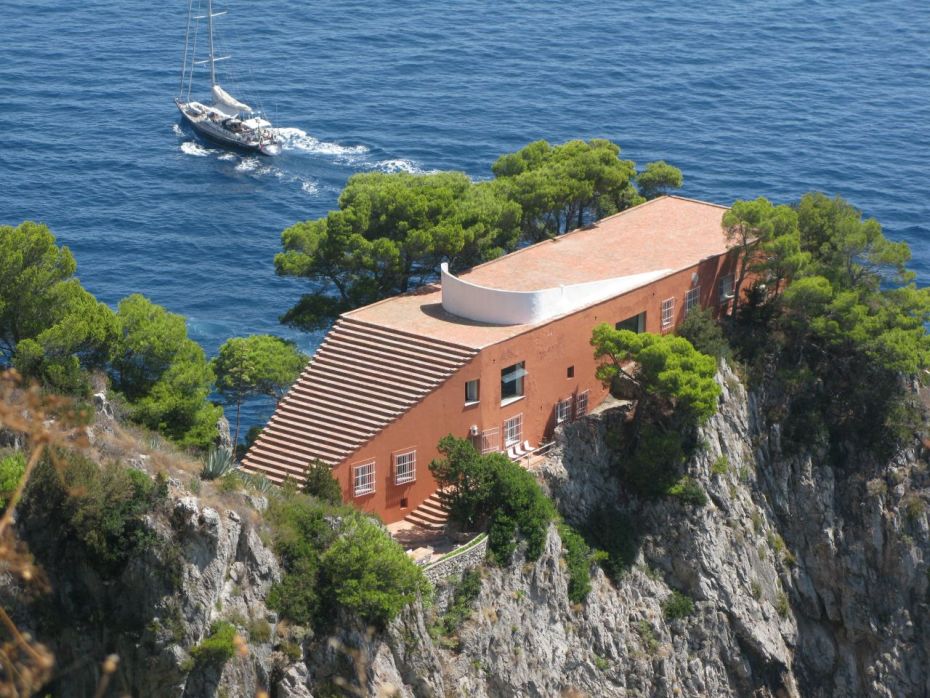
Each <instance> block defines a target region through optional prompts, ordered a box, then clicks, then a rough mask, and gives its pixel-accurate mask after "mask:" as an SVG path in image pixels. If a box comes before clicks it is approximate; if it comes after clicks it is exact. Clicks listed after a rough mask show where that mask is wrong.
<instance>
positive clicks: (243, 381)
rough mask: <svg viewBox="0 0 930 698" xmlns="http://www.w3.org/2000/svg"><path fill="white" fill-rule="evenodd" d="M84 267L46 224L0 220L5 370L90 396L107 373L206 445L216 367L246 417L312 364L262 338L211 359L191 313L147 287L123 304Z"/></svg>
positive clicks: (176, 431) (180, 436) (186, 440)
mask: <svg viewBox="0 0 930 698" xmlns="http://www.w3.org/2000/svg"><path fill="white" fill-rule="evenodd" d="M76 271H77V264H76V262H75V260H74V257H73V255H72V254H71V252H70V251H69V250H68V248H67V247H64V246H58V245H57V244H56V241H55V237H54V235H53V234H52V233H51V231H50V230H49V229H48V228H47V227H46V226H44V225H41V224H38V223H31V222H25V223H22V224H21V225H19V226H16V227H11V226H0V368H4V367H15V368H16V369H17V370H18V371H19V372H20V374H21V375H23V376H24V377H25V378H27V379H31V380H36V381H38V382H40V383H41V384H42V385H43V386H44V387H45V388H46V389H48V390H50V391H52V392H55V393H59V394H66V395H72V396H75V397H78V398H81V399H83V398H86V397H87V396H88V395H89V393H90V391H91V382H92V381H91V377H92V375H94V374H103V375H105V376H106V377H107V379H108V380H109V382H110V385H111V387H112V389H113V390H114V391H115V392H116V393H117V394H118V395H120V396H121V398H122V400H123V401H124V403H125V411H126V413H127V415H128V416H129V418H130V419H132V420H133V421H135V422H137V423H139V424H143V425H145V426H146V427H148V428H150V429H152V430H156V431H159V432H161V433H162V434H164V435H166V436H168V437H169V438H171V439H172V440H173V441H174V442H175V443H177V444H179V445H181V446H184V447H194V448H205V447H206V446H207V445H209V444H210V443H211V442H212V441H213V440H214V439H215V438H216V435H217V429H216V424H217V420H218V419H219V418H220V417H221V416H222V408H221V407H219V406H218V405H214V404H213V403H212V402H211V401H210V395H211V392H212V391H213V389H214V380H215V378H216V376H215V375H214V368H213V367H214V366H215V367H216V368H217V370H218V371H219V377H218V378H217V379H216V388H217V390H218V391H219V392H220V393H221V395H223V397H224V398H226V399H227V400H228V401H229V402H230V404H235V405H236V407H237V423H238V409H239V406H240V404H241V402H242V400H244V399H246V398H247V397H250V396H252V395H256V394H263V395H267V394H273V395H276V396H279V395H280V394H281V393H282V392H283V390H285V389H286V387H287V386H288V385H289V384H290V383H291V382H292V381H293V380H294V379H295V378H296V375H297V374H298V373H299V371H300V368H301V367H302V366H303V364H304V363H305V362H306V357H304V356H303V355H302V354H300V353H299V352H297V350H296V349H295V348H294V347H293V345H291V344H289V343H286V342H284V341H283V340H279V339H277V338H275V337H269V336H266V335H259V336H255V337H248V338H241V339H232V340H229V341H228V342H227V343H226V344H225V345H224V351H223V352H221V356H220V357H218V359H217V361H216V362H215V364H211V363H210V362H208V361H207V358H206V356H205V354H204V351H203V349H202V348H201V347H200V346H199V345H198V344H197V343H196V342H195V341H193V340H192V339H190V338H189V337H188V335H187V325H186V322H185V320H184V318H183V317H181V316H180V315H176V314H174V313H170V312H168V311H167V310H165V309H164V308H162V307H161V306H159V305H156V304H154V303H152V302H151V301H150V300H148V299H147V298H145V297H144V296H141V295H139V294H133V295H130V296H128V297H127V298H124V299H123V300H121V301H120V302H119V304H118V306H117V309H116V310H115V311H114V310H113V309H111V308H110V307H108V306H107V305H105V304H103V303H100V302H99V301H97V300H96V299H95V298H94V297H93V295H92V294H91V293H89V292H88V291H87V290H86V289H84V288H83V287H82V286H81V283H80V280H79V279H78V278H77V276H76V275H75V274H76ZM237 432H238V430H237ZM237 436H238V433H237Z"/></svg>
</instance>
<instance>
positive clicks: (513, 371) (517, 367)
mask: <svg viewBox="0 0 930 698" xmlns="http://www.w3.org/2000/svg"><path fill="white" fill-rule="evenodd" d="M525 363H526V362H524V361H521V362H520V363H518V364H513V365H512V366H508V367H507V368H505V369H504V370H503V371H501V402H503V401H504V400H510V399H512V398H517V397H521V396H522V395H523V379H524V378H525V377H526V368H525V367H524V366H525Z"/></svg>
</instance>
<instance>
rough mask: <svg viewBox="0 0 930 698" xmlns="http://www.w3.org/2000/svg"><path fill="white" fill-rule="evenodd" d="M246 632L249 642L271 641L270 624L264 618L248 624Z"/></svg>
mask: <svg viewBox="0 0 930 698" xmlns="http://www.w3.org/2000/svg"><path fill="white" fill-rule="evenodd" d="M246 630H248V632H249V641H250V642H257V643H260V644H261V643H264V642H268V640H270V639H271V623H269V622H268V621H267V620H265V619H264V618H255V619H254V620H251V621H249V622H248V624H247V626H246Z"/></svg>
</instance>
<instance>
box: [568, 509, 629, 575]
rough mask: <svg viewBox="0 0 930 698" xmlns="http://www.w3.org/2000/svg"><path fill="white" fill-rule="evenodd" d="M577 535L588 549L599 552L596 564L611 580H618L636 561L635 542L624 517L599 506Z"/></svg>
mask: <svg viewBox="0 0 930 698" xmlns="http://www.w3.org/2000/svg"><path fill="white" fill-rule="evenodd" d="M581 532H582V534H583V535H584V538H585V540H586V541H587V542H588V544H589V545H590V546H591V547H593V548H595V549H597V550H599V551H603V553H604V554H603V555H602V556H599V558H598V562H599V563H600V565H601V568H602V569H603V570H604V572H605V573H606V574H607V575H608V576H609V577H610V578H611V579H614V580H617V579H619V578H620V575H621V574H623V572H624V571H625V570H627V569H629V568H630V566H632V564H633V562H634V561H635V560H636V553H637V550H638V548H639V541H638V537H637V534H636V530H635V529H634V527H633V521H632V519H630V517H628V516H627V515H625V514H623V513H621V512H619V511H616V510H614V509H612V508H610V507H607V506H601V507H599V508H597V509H595V510H594V511H592V512H591V515H590V516H589V517H588V520H587V521H586V522H585V525H584V527H583V528H582V531H581Z"/></svg>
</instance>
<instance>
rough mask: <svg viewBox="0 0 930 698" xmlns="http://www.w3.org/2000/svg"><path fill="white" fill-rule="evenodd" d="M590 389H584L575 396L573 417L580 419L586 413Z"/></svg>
mask: <svg viewBox="0 0 930 698" xmlns="http://www.w3.org/2000/svg"><path fill="white" fill-rule="evenodd" d="M590 392H591V391H589V390H585V391H584V392H581V393H578V394H577V395H576V396H575V419H581V418H582V417H584V416H585V415H586V414H587V413H588V397H589V394H590Z"/></svg>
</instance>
